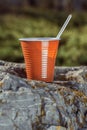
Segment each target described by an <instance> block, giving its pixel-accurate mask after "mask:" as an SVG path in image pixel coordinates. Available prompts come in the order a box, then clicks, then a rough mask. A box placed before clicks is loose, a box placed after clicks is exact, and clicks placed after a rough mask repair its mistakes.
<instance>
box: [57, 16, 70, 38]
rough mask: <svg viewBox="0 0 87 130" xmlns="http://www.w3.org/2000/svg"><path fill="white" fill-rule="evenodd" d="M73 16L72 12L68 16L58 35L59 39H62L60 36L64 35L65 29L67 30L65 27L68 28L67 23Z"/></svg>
mask: <svg viewBox="0 0 87 130" xmlns="http://www.w3.org/2000/svg"><path fill="white" fill-rule="evenodd" d="M71 17H72V15H71V14H70V15H69V16H68V17H67V19H66V21H65V22H64V24H63V26H62V28H61V29H60V31H59V33H58V34H57V36H56V38H57V39H60V36H61V35H62V33H63V31H64V30H65V28H66V26H67V24H68V23H69V21H70V19H71Z"/></svg>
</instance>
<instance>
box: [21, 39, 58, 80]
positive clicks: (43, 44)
mask: <svg viewBox="0 0 87 130" xmlns="http://www.w3.org/2000/svg"><path fill="white" fill-rule="evenodd" d="M19 40H20V43H21V46H22V51H23V55H24V60H25V64H26V73H27V78H28V79H32V80H41V81H45V82H52V81H53V79H54V67H55V60H56V55H57V51H58V45H59V40H57V39H56V38H21V39H19Z"/></svg>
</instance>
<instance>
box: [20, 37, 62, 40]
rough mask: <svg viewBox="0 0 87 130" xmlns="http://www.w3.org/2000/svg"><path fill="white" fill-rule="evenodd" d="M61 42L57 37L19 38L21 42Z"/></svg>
mask: <svg viewBox="0 0 87 130" xmlns="http://www.w3.org/2000/svg"><path fill="white" fill-rule="evenodd" d="M54 40H58V41H59V40H60V39H57V38H56V37H32V38H19V41H54Z"/></svg>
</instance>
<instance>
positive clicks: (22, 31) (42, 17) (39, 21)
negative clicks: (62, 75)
mask: <svg viewBox="0 0 87 130" xmlns="http://www.w3.org/2000/svg"><path fill="white" fill-rule="evenodd" d="M67 15H68V14H64V13H57V12H53V11H48V12H47V11H40V10H35V9H31V10H23V11H19V12H18V13H13V14H4V15H0V25H1V26H0V59H2V60H7V61H14V62H23V55H22V50H21V46H20V44H19V40H18V39H19V38H22V37H51V36H52V37H55V36H56V35H57V33H58V31H59V29H60V27H61V26H62V24H63V22H64V21H65V19H66V17H67ZM56 65H62V66H72V65H73V66H76V65H87V18H86V13H79V14H77V13H73V18H72V20H71V22H70V24H69V25H68V27H67V28H66V30H65V32H64V33H63V35H62V37H61V40H60V45H59V50H58V54H57V59H56Z"/></svg>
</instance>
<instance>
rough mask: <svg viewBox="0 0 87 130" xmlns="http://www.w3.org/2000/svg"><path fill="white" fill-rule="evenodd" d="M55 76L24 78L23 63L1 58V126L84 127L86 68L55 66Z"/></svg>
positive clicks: (31, 129)
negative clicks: (49, 79) (40, 78)
mask: <svg viewBox="0 0 87 130" xmlns="http://www.w3.org/2000/svg"><path fill="white" fill-rule="evenodd" d="M19 70H20V73H19ZM54 79H55V80H54V81H53V83H45V82H42V81H35V80H27V79H26V74H25V67H24V64H16V63H8V62H4V61H0V130H87V68H86V67H56V68H55V78H54ZM58 126H61V127H58Z"/></svg>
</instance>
